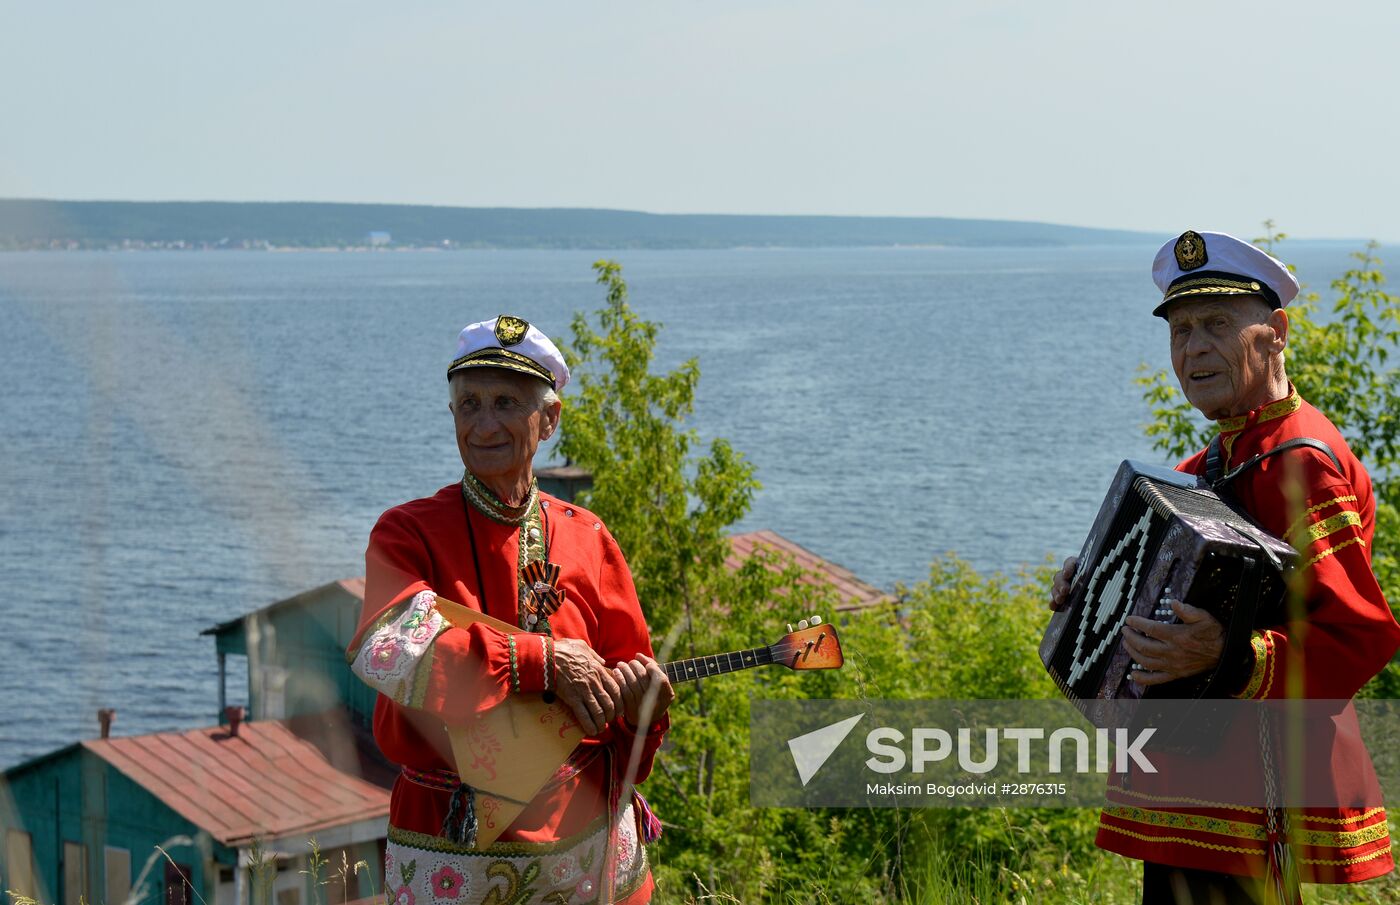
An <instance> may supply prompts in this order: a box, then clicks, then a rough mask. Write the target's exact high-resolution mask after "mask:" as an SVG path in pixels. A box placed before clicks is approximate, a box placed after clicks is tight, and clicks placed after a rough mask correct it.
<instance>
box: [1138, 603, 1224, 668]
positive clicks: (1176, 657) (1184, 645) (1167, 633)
mask: <svg viewBox="0 0 1400 905" xmlns="http://www.w3.org/2000/svg"><path fill="white" fill-rule="evenodd" d="M1164 602H1165V603H1170V604H1171V607H1172V610H1173V611H1174V612H1175V613H1176V615H1177V618H1179V619H1180V620H1181V623H1180V624H1179V625H1169V624H1167V623H1164V622H1158V621H1157V620H1155V619H1145V618H1143V617H1142V616H1129V617H1128V620H1127V625H1125V626H1124V627H1123V646H1124V647H1126V648H1127V649H1128V653H1130V654H1131V655H1132V657H1133V662H1134V663H1137V664H1138V665H1139V666H1140V667H1142V668H1141V669H1135V670H1133V672H1132V680H1133V681H1134V682H1136V683H1137V684H1139V685H1161V684H1162V683H1163V682H1171V681H1173V680H1174V679H1185V678H1187V677H1189V676H1195V675H1200V674H1201V673H1203V672H1209V671H1210V670H1212V669H1215V666H1216V664H1218V663H1219V662H1220V656H1221V654H1222V653H1223V652H1224V650H1225V628H1224V627H1223V626H1222V625H1221V624H1220V622H1219V620H1217V619H1216V618H1215V617H1214V616H1212V615H1211V614H1210V613H1208V612H1206V611H1205V610H1203V609H1201V608H1200V607H1194V606H1191V605H1190V604H1186V603H1182V602H1181V601H1180V600H1169V601H1164Z"/></svg>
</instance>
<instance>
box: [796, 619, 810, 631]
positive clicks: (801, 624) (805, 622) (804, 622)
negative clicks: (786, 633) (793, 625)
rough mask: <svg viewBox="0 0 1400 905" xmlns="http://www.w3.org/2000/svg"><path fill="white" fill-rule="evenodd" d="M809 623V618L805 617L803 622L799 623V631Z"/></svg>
mask: <svg viewBox="0 0 1400 905" xmlns="http://www.w3.org/2000/svg"><path fill="white" fill-rule="evenodd" d="M807 625H808V622H807V620H806V619H803V620H802V621H801V622H799V623H797V628H798V630H799V631H801V630H802V629H804V628H806V627H807Z"/></svg>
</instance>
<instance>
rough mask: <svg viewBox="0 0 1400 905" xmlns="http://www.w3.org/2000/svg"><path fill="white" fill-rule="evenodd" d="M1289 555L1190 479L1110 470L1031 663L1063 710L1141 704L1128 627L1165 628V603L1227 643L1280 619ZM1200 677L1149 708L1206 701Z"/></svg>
mask: <svg viewBox="0 0 1400 905" xmlns="http://www.w3.org/2000/svg"><path fill="white" fill-rule="evenodd" d="M1296 561H1297V553H1296V552H1295V551H1294V550H1293V548H1292V547H1291V546H1289V545H1288V544H1287V543H1285V542H1283V541H1282V540H1279V539H1278V538H1276V537H1274V536H1272V535H1270V534H1269V533H1268V532H1266V531H1264V530H1263V529H1261V528H1260V527H1258V526H1257V525H1255V524H1254V523H1253V522H1252V521H1250V519H1249V518H1248V517H1247V516H1245V515H1243V514H1242V513H1240V512H1238V511H1236V510H1235V509H1233V508H1231V506H1230V505H1228V504H1227V503H1226V501H1225V500H1222V499H1221V498H1220V497H1219V496H1218V495H1216V494H1215V493H1214V492H1213V491H1211V490H1210V489H1209V487H1208V486H1207V485H1205V484H1204V482H1202V481H1200V480H1199V479H1198V478H1196V477H1195V476H1194V475H1188V474H1183V473H1182V472H1178V471H1172V470H1171V469H1167V468H1161V467H1157V466H1152V465H1144V464H1142V463H1139V462H1132V461H1127V462H1124V463H1123V464H1122V465H1120V466H1119V468H1118V473H1117V474H1116V475H1115V476H1114V478H1113V485H1112V486H1111V487H1110V488H1109V492H1108V496H1107V497H1106V498H1105V499H1104V501H1103V505H1102V506H1100V508H1099V514H1098V517H1097V518H1096V519H1095V521H1094V526H1093V529H1092V530H1091V531H1090V532H1089V537H1088V539H1087V540H1086V541H1085V542H1084V548H1083V550H1082V551H1081V553H1080V556H1079V571H1078V572H1077V574H1076V575H1075V578H1074V582H1073V584H1072V585H1071V588H1070V598H1069V602H1068V604H1067V605H1066V606H1065V608H1064V609H1063V610H1061V611H1060V612H1057V613H1055V614H1054V615H1053V616H1052V617H1051V618H1050V625H1049V627H1048V628H1047V629H1046V632H1045V638H1044V640H1043V641H1042V642H1041V645H1040V658H1041V660H1042V661H1043V662H1044V663H1045V668H1046V669H1047V670H1048V671H1049V673H1050V675H1051V677H1052V678H1053V679H1054V680H1055V682H1056V684H1057V685H1059V687H1060V690H1061V691H1063V692H1064V693H1065V695H1066V696H1067V697H1069V698H1070V699H1071V700H1073V701H1090V700H1116V699H1123V698H1140V697H1143V696H1144V694H1145V689H1144V688H1142V687H1141V686H1138V685H1136V684H1134V683H1133V682H1132V680H1131V678H1132V673H1131V670H1132V665H1133V664H1132V658H1131V656H1130V654H1129V653H1128V651H1127V648H1125V647H1124V646H1123V643H1122V634H1123V627H1124V624H1125V622H1126V621H1127V618H1128V616H1143V617H1147V618H1157V619H1159V620H1161V621H1166V622H1175V621H1176V617H1175V616H1174V615H1173V614H1172V613H1171V612H1170V610H1165V611H1163V610H1161V609H1160V608H1159V603H1160V601H1161V600H1162V599H1163V598H1165V597H1173V598H1176V599H1179V600H1183V601H1185V602H1186V603H1188V604H1191V605H1192V606H1197V607H1201V608H1202V609H1204V610H1207V611H1208V612H1210V613H1211V615H1213V616H1214V617H1215V618H1216V619H1218V620H1219V621H1220V622H1221V624H1222V625H1223V626H1224V627H1225V630H1226V636H1227V638H1231V639H1240V638H1247V637H1248V633H1249V630H1250V629H1251V628H1253V627H1256V626H1259V625H1265V624H1270V623H1272V622H1276V621H1278V620H1279V618H1280V617H1281V613H1282V604H1283V596H1284V591H1285V589H1286V585H1287V576H1288V574H1289V572H1290V571H1291V570H1292V567H1293V564H1294V563H1295V562H1296ZM1214 680H1215V674H1212V673H1206V674H1202V675H1200V676H1193V677H1191V678H1188V679H1182V680H1179V681H1176V682H1170V683H1167V684H1164V685H1158V686H1154V687H1152V688H1151V689H1150V691H1146V693H1147V694H1150V695H1151V696H1153V697H1161V698H1196V697H1202V696H1206V695H1208V694H1212V693H1214V692H1216V691H1217V689H1215V688H1214V687H1213V683H1214Z"/></svg>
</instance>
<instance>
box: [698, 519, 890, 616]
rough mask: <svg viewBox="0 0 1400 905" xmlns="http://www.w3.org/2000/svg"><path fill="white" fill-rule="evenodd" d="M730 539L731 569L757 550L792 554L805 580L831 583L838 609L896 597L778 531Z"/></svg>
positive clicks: (853, 608) (816, 582) (784, 555)
mask: <svg viewBox="0 0 1400 905" xmlns="http://www.w3.org/2000/svg"><path fill="white" fill-rule="evenodd" d="M730 541H731V542H732V544H733V553H731V554H730V556H729V558H728V559H727V560H726V561H725V565H727V566H729V568H731V569H737V568H739V566H740V565H741V564H742V563H743V562H744V560H746V559H748V558H749V557H750V556H752V555H753V554H754V552H755V550H758V549H763V550H765V551H767V552H768V553H770V554H776V555H777V556H778V557H779V558H784V557H789V558H791V559H792V561H793V563H794V564H795V565H797V566H798V567H799V568H801V569H802V571H803V573H804V574H803V576H802V581H804V582H805V583H807V584H811V585H820V584H829V585H831V587H832V588H834V589H835V591H836V593H837V594H839V595H840V596H841V598H842V600H843V601H844V602H843V603H841V604H839V605H838V606H837V607H836V610H837V612H850V611H852V610H860V609H864V608H866V607H871V606H878V605H880V604H886V603H893V602H894V598H893V597H891V596H890V595H889V594H886V593H885V592H884V591H881V590H880V589H879V588H877V587H875V586H873V585H868V584H866V583H865V582H863V581H861V580H860V579H859V578H857V577H856V576H855V573H854V572H852V571H851V570H850V569H847V568H845V567H844V566H838V565H837V564H836V563H834V562H832V561H831V560H829V559H823V558H821V557H820V556H818V555H817V554H815V553H813V552H812V551H811V550H808V549H807V548H806V547H803V546H801V545H800V544H796V543H794V542H792V541H790V540H788V539H787V538H786V537H783V536H782V535H781V534H779V533H778V532H776V531H749V532H747V533H745V534H736V535H734V536H733V537H731V538H730Z"/></svg>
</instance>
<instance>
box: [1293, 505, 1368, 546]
mask: <svg viewBox="0 0 1400 905" xmlns="http://www.w3.org/2000/svg"><path fill="white" fill-rule="evenodd" d="M1352 527H1355V528H1360V527H1361V513H1359V512H1352V511H1351V510H1350V509H1348V510H1346V511H1343V512H1338V513H1337V514H1336V515H1333V516H1329V517H1328V518H1325V519H1323V520H1322V521H1320V522H1314V523H1313V524H1311V525H1308V526H1306V527H1304V528H1300V529H1299V530H1297V531H1295V532H1294V533H1293V535H1292V537H1291V538H1290V539H1291V540H1292V542H1293V546H1295V547H1298V548H1300V549H1301V548H1302V547H1306V546H1308V545H1309V544H1315V543H1317V542H1318V541H1320V540H1322V539H1323V538H1324V537H1329V536H1331V535H1333V534H1336V533H1337V532H1338V531H1341V530H1342V529H1343V528H1352Z"/></svg>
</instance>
